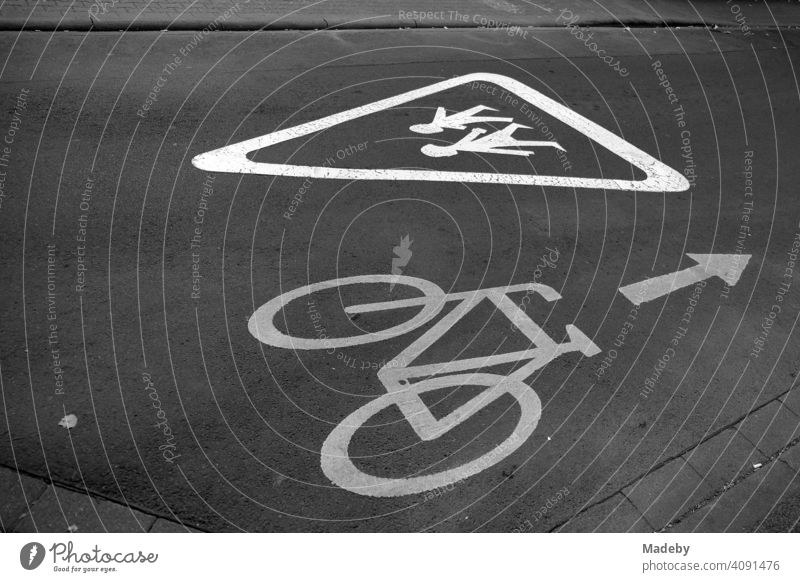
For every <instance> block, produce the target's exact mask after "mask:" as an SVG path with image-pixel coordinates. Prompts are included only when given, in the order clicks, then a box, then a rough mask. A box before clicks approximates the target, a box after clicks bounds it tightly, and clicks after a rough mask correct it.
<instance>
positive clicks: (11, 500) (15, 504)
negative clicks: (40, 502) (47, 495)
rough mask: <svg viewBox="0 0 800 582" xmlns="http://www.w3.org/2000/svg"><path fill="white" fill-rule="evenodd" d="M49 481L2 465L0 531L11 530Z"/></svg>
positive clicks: (0, 476)
mask: <svg viewBox="0 0 800 582" xmlns="http://www.w3.org/2000/svg"><path fill="white" fill-rule="evenodd" d="M45 489H47V483H45V482H44V481H42V480H41V479H34V478H32V477H29V476H27V475H23V474H22V473H18V472H17V471H15V470H13V469H9V468H7V467H0V491H2V492H3V494H2V496H0V531H11V528H12V527H13V525H14V523H16V521H17V520H18V519H19V518H20V517H21V516H22V514H23V513H25V512H26V511H28V510H29V509H30V507H31V506H32V505H33V504H34V503H36V500H37V499H39V497H40V496H41V495H42V493H44V491H45Z"/></svg>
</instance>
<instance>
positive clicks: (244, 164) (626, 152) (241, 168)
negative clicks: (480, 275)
mask: <svg viewBox="0 0 800 582" xmlns="http://www.w3.org/2000/svg"><path fill="white" fill-rule="evenodd" d="M474 81H483V82H488V83H493V84H495V85H497V86H499V87H502V88H503V89H506V90H507V91H508V92H510V93H514V94H516V95H517V96H519V97H521V98H522V99H524V100H525V101H527V102H528V103H530V104H531V105H534V106H536V107H538V108H539V109H540V110H542V111H544V112H545V113H547V114H549V115H550V116H552V117H554V118H556V119H558V120H560V121H561V122H563V123H565V124H567V125H569V126H570V127H572V128H573V129H575V130H577V131H579V132H580V133H582V134H583V135H585V136H586V137H588V138H590V139H592V140H594V141H595V142H597V143H598V144H600V145H602V146H603V147H605V148H606V149H608V150H609V151H611V152H612V153H614V154H616V155H617V156H619V157H620V158H622V159H624V160H625V161H627V162H628V163H629V164H631V165H633V166H635V167H637V168H639V169H640V170H641V171H642V172H644V173H645V175H646V176H647V178H646V179H644V180H618V179H607V178H581V177H576V176H543V175H536V174H500V173H488V172H461V171H460V172H454V171H437V170H408V169H367V168H333V167H327V166H302V165H290V164H270V163H263V162H254V161H252V160H249V159H248V158H247V154H249V153H250V152H254V151H256V150H260V149H262V148H266V147H269V146H271V145H275V144H279V143H283V142H286V141H289V140H291V139H295V138H299V137H303V136H306V135H309V134H312V133H315V132H318V131H322V130H325V129H328V128H330V127H333V126H334V125H338V124H340V123H344V122H346V121H351V120H353V119H358V118H360V117H365V116H367V115H370V114H372V113H377V112H379V111H383V110H385V109H390V108H392V107H397V106H399V105H403V104H405V103H408V102H409V101H414V100H416V99H420V98H423V97H427V96H429V95H433V94H435V93H439V92H441V91H446V90H448V89H452V88H454V87H458V86H460V85H465V84H468V83H472V82H474ZM192 164H193V165H194V166H195V167H196V168H198V169H201V170H206V171H209V172H231V173H237V174H263V175H267V176H291V177H296V178H329V179H336V180H404V181H426V182H462V183H481V184H516V185H529V186H563V187H567V188H601V189H607V190H633V191H639V192H683V191H684V190H687V189H688V188H689V182H688V181H687V180H686V178H685V177H684V176H683V175H682V174H680V173H679V172H677V171H675V170H673V169H672V168H670V167H668V166H666V165H665V164H663V163H662V162H660V161H659V160H657V159H655V158H653V157H652V156H650V155H649V154H648V153H646V152H644V151H642V150H640V149H639V148H637V147H636V146H634V145H633V144H630V143H628V142H627V141H625V140H624V139H622V138H621V137H619V136H617V135H615V134H613V133H611V132H610V131H608V130H607V129H604V128H602V127H600V126H599V125H597V124H596V123H594V122H593V121H590V120H589V119H587V118H585V117H583V116H582V115H580V114H578V113H576V112H575V111H573V110H571V109H569V108H568V107H565V106H564V105H561V104H560V103H558V102H556V101H554V100H553V99H551V98H549V97H547V96H546V95H543V94H542V93H540V92H539V91H536V90H535V89H531V88H530V87H528V86H527V85H524V84H522V83H520V82H519V81H516V80H514V79H512V78H510V77H506V76H503V75H496V74H493V73H472V74H469V75H463V76H461V77H454V78H452V79H447V80H446V81H441V82H439V83H434V84H433V85H429V86H427V87H422V88H421V89H415V90H413V91H408V92H407V93H401V94H400V95H396V96H394V97H389V98H387V99H381V100H380V101H375V102H374V103H369V104H368V105H362V106H361V107H356V108H354V109H349V110H347V111H342V112H341V113H335V114H333V115H329V116H327V117H323V118H322V119H318V120H316V121H309V122H307V123H303V124H301V125H297V126H295V127H292V128H288V129H282V130H279V131H276V132H273V133H269V134H266V135H262V136H260V137H256V138H253V139H248V140H245V141H242V142H239V143H236V144H232V145H228V146H225V147H222V148H219V149H216V150H212V151H210V152H206V153H204V154H200V155H198V156H195V158H194V159H193V160H192Z"/></svg>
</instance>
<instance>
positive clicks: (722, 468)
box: [683, 429, 768, 490]
mask: <svg viewBox="0 0 800 582" xmlns="http://www.w3.org/2000/svg"><path fill="white" fill-rule="evenodd" d="M683 457H684V458H685V459H686V461H687V462H688V463H689V464H690V465H691V466H692V467H693V468H694V469H695V470H696V471H697V472H698V473H699V474H700V476H701V477H702V478H703V479H704V480H705V481H706V482H707V483H708V484H709V485H710V486H711V487H712V488H713V489H715V490H721V489H723V488H724V487H725V486H726V485H728V484H729V483H731V482H733V481H735V480H736V478H737V477H739V475H741V474H742V473H748V472H750V471H752V470H753V465H755V464H757V463H763V462H764V461H765V460H766V459H767V457H768V455H765V454H764V453H762V452H761V451H759V450H758V449H757V448H756V446H755V445H754V444H753V443H751V442H750V441H749V440H747V439H746V438H745V437H744V436H743V435H741V434H740V433H739V432H737V431H736V430H734V429H729V430H726V431H723V432H721V433H719V434H718V435H716V436H714V437H713V438H711V439H709V440H707V441H705V442H703V443H701V444H700V445H699V446H698V447H696V448H694V449H692V450H691V451H689V452H688V453H686V454H685V455H683Z"/></svg>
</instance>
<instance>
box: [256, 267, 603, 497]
mask: <svg viewBox="0 0 800 582" xmlns="http://www.w3.org/2000/svg"><path fill="white" fill-rule="evenodd" d="M371 283H395V284H399V285H410V286H413V287H416V288H417V289H420V290H421V291H422V292H423V295H422V296H421V297H415V298H412V299H401V300H394V301H385V302H378V303H370V304H363V305H354V306H350V307H346V308H345V312H346V313H350V314H354V313H369V312H376V311H387V310H390V309H400V308H406V307H413V306H421V307H422V310H421V311H420V312H419V313H418V314H416V315H415V316H414V317H413V318H411V319H410V320H409V321H408V322H405V323H403V324H399V325H396V326H394V327H392V328H389V329H387V330H384V331H382V332H373V333H368V334H365V335H363V336H354V337H350V338H328V339H325V340H321V339H310V338H294V337H292V336H288V335H285V334H283V333H282V332H281V331H280V330H278V329H277V328H276V327H275V324H274V318H275V316H276V315H277V314H278V313H279V311H280V310H281V309H283V307H285V306H286V305H287V304H288V303H289V302H291V301H292V300H294V299H297V298H299V297H302V296H304V295H307V294H310V293H313V292H315V291H320V290H323V289H329V288H333V287H340V286H344V285H354V284H371ZM520 291H529V292H530V291H534V292H536V293H538V294H539V295H541V296H542V297H543V298H544V299H545V300H547V301H556V300H558V299H560V298H561V296H560V295H559V294H558V292H556V291H555V290H554V289H552V288H551V287H548V286H547V285H542V284H539V283H533V284H521V285H511V286H507V287H494V288H489V289H482V290H474V291H467V292H459V293H449V294H445V293H444V291H443V290H442V289H441V288H440V287H439V286H438V285H436V284H435V283H432V282H430V281H426V280H424V279H418V278H415V277H407V276H403V275H400V276H397V275H361V276H356V277H347V278H344V279H336V280H331V281H324V282H321V283H314V284H312V285H307V286H305V287H301V288H299V289H295V290H294V291H290V292H287V293H284V294H283V295H281V296H279V297H276V298H275V299H272V300H271V301H269V302H267V303H265V304H264V305H262V306H261V307H260V308H259V309H258V310H256V312H255V313H254V314H253V316H252V317H251V318H250V321H249V324H248V328H249V330H250V332H251V334H252V335H253V336H255V337H256V338H257V339H258V340H259V341H261V342H263V343H265V344H267V345H271V346H274V347H281V348H293V349H302V350H313V349H323V348H330V347H342V346H353V345H361V344H366V343H372V342H375V341H382V340H386V339H390V338H393V337H397V336H399V335H403V334H405V333H408V332H410V331H413V330H414V329H416V328H418V327H420V326H422V325H424V324H426V323H428V322H429V321H431V320H432V319H433V318H435V317H436V316H437V315H439V313H440V312H441V310H442V309H443V307H444V305H445V304H446V303H448V302H451V301H458V302H459V303H458V305H456V306H455V307H454V308H453V309H452V310H451V311H450V312H449V313H448V314H447V315H445V316H444V317H443V318H441V319H440V320H439V321H438V322H436V323H435V324H434V325H433V327H431V329H429V330H428V331H427V332H425V333H424V334H423V335H422V336H420V337H419V338H417V339H416V340H415V341H414V342H413V343H411V344H410V345H409V346H408V347H407V348H406V349H404V350H403V351H402V352H401V353H400V354H399V355H398V356H397V357H396V358H395V360H397V361H402V362H406V365H405V366H402V367H391V368H389V367H383V368H381V369H380V370H379V371H378V379H379V380H380V382H381V383H382V384H383V385H384V387H385V388H386V391H387V393H386V394H384V395H382V396H379V397H378V398H376V399H374V400H372V401H371V402H369V403H367V404H366V405H364V406H362V407H361V408H359V409H358V410H356V411H355V412H353V413H351V414H350V415H349V416H347V417H346V418H345V419H344V420H343V421H342V422H341V423H339V425H337V426H336V427H335V428H334V430H333V431H332V432H331V433H330V435H329V436H328V438H327V439H326V440H325V443H324V444H323V446H322V451H321V454H322V469H323V472H324V473H325V475H326V476H327V477H328V478H329V479H330V480H331V481H332V482H333V483H335V484H336V485H338V486H340V487H342V488H344V489H347V490H349V491H351V492H353V493H358V494H360V495H369V496H373V497H394V496H400V495H410V494H413V493H421V492H424V491H429V490H431V489H435V488H437V487H441V486H444V485H448V484H450V483H454V482H456V481H461V480H463V479H465V478H467V477H469V476H472V475H474V474H476V473H479V472H481V471H483V470H484V469H486V468H488V467H490V466H491V465H493V464H495V463H497V462H499V461H500V460H502V459H503V458H505V457H506V456H508V455H510V454H511V453H512V452H514V451H515V450H516V449H517V448H519V447H520V446H521V445H522V444H523V443H524V442H525V441H526V440H527V438H528V437H529V436H530V435H531V433H532V432H533V430H534V429H535V428H536V425H537V423H538V421H539V418H540V416H541V402H540V401H539V397H538V396H537V395H536V393H535V391H534V390H533V389H532V388H531V387H530V386H528V385H527V384H525V383H524V380H525V379H526V378H528V377H529V376H531V375H532V374H533V373H534V372H536V371H537V370H539V369H540V368H542V367H544V366H545V365H547V364H548V363H549V362H551V361H552V360H553V359H555V358H556V357H558V356H559V355H562V354H565V353H568V352H575V351H577V352H581V353H583V354H584V355H586V356H588V357H591V356H594V355H597V354H598V353H600V349H599V348H598V347H597V346H596V345H595V344H594V343H593V342H592V341H591V340H590V339H589V338H588V337H587V336H586V335H584V334H583V333H582V332H581V331H580V330H579V329H578V328H577V327H575V326H574V325H567V326H566V329H567V334H568V336H569V341H568V342H566V343H557V342H555V341H554V340H553V339H552V338H550V337H549V336H548V335H547V334H546V333H545V332H544V330H542V328H541V327H539V326H538V325H537V324H536V323H535V322H534V321H533V320H532V319H530V317H528V315H527V314H526V313H525V312H524V311H523V310H522V309H520V307H519V306H518V305H517V304H515V303H514V302H513V301H512V300H511V299H510V298H509V297H508V294H509V293H514V292H520ZM484 299H486V300H489V301H491V302H492V303H494V305H495V306H496V308H497V309H498V310H499V311H501V312H502V313H503V314H504V315H505V316H506V317H508V318H509V319H510V320H511V321H512V322H513V323H514V325H516V326H517V328H518V329H520V331H522V333H524V334H525V336H526V337H527V338H528V339H529V340H530V342H531V344H532V345H533V346H534V347H532V348H530V349H527V350H521V351H516V352H511V353H505V354H497V355H491V356H486V357H478V358H467V359H462V360H453V361H450V362H443V363H435V364H425V365H417V366H413V365H411V364H412V363H413V362H414V360H416V358H417V357H419V356H420V355H421V354H422V353H423V352H425V350H427V349H428V348H430V346H431V345H433V344H434V343H435V342H436V341H437V340H438V339H439V338H440V337H442V336H443V335H444V334H445V333H446V332H447V330H449V329H450V328H451V327H452V326H453V325H455V324H456V323H457V322H458V321H460V320H461V319H462V318H463V317H465V316H466V315H467V314H468V313H470V312H471V311H472V310H473V309H474V308H475V306H477V305H478V304H479V303H480V302H481V301H483V300H484ZM526 360H527V363H525V364H523V365H522V366H520V367H519V368H518V369H516V370H515V371H513V372H512V373H510V374H508V375H507V376H502V375H498V374H488V373H477V372H476V371H477V370H479V369H481V368H488V367H491V366H496V365H498V364H507V363H511V362H525V361H526ZM467 371H472V373H464V372H467ZM434 376H437V377H434ZM422 377H425V379H423V380H419V381H416V382H413V383H412V382H411V379H413V378H422ZM470 385H477V386H486V387H487V390H484V391H483V392H481V393H480V394H479V395H478V396H475V397H473V398H472V399H471V400H470V401H469V402H467V403H465V404H463V405H461V406H459V407H458V408H457V409H456V410H454V411H453V412H451V413H449V414H448V415H446V416H444V417H443V418H441V419H438V420H437V419H436V418H435V417H434V416H433V414H432V413H431V412H430V410H429V409H428V407H427V406H426V405H425V403H424V402H423V400H422V399H421V397H420V394H422V393H424V392H427V391H429V390H436V389H439V388H446V387H457V386H470ZM506 394H507V395H510V396H512V397H513V398H515V399H516V400H517V402H518V404H519V406H520V418H519V421H518V422H517V425H516V427H515V428H514V431H513V432H512V434H511V435H510V436H509V437H507V438H506V440H505V441H503V442H502V443H500V444H499V445H497V446H496V447H495V448H494V449H492V450H491V451H489V452H488V453H486V454H484V455H482V456H481V457H479V458H477V459H475V460H473V461H471V462H468V463H466V464H464V465H461V466H459V467H455V468H452V469H446V470H443V471H440V472H438V473H432V474H415V475H412V476H408V477H405V478H385V477H377V476H374V475H369V474H367V473H364V472H363V471H361V470H360V469H358V467H356V466H355V464H354V463H353V461H352V459H351V458H350V455H349V451H348V449H349V444H350V441H351V439H352V437H353V435H354V434H355V432H356V431H357V430H358V429H359V428H360V427H361V426H362V425H363V424H364V423H365V422H367V421H368V420H369V419H370V418H371V417H372V416H374V415H375V414H377V413H378V412H380V411H381V410H383V409H384V408H387V407H388V406H391V405H396V406H397V407H398V408H399V409H400V411H401V413H402V414H403V416H404V418H405V419H406V420H407V421H408V422H409V424H410V425H411V427H412V428H413V430H414V432H415V433H416V434H417V436H418V437H419V438H420V439H421V440H422V441H432V440H435V439H436V438H438V437H440V436H442V435H443V434H444V433H446V432H448V431H449V430H451V429H452V428H454V427H456V426H457V425H459V424H461V423H462V422H464V421H466V420H468V419H469V418H470V417H472V416H473V415H474V414H476V413H477V412H479V411H480V410H481V409H482V408H484V407H485V406H487V405H489V404H491V403H492V402H494V401H495V400H496V399H498V398H500V397H501V396H503V395H506ZM486 459H491V462H489V463H487V461H486ZM428 469H431V467H424V468H422V471H425V470H428Z"/></svg>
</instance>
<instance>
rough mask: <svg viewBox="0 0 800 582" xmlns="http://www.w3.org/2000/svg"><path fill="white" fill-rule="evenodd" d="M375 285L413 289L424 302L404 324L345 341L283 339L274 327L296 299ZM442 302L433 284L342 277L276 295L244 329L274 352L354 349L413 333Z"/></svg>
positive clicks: (391, 278)
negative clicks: (314, 294)
mask: <svg viewBox="0 0 800 582" xmlns="http://www.w3.org/2000/svg"><path fill="white" fill-rule="evenodd" d="M375 283H384V284H386V283H389V284H395V285H408V286H411V287H416V288H417V289H419V290H420V291H422V293H423V295H424V296H425V298H426V301H425V303H424V304H423V306H422V310H421V311H420V312H419V313H417V314H416V315H415V316H414V317H412V318H411V319H409V320H408V321H405V322H403V323H400V324H398V325H395V326H393V327H390V328H388V329H385V330H381V331H376V332H371V333H365V334H364V335H354V336H349V337H337V338H332V337H326V338H301V337H294V336H290V335H286V334H285V333H283V332H282V331H281V330H279V329H278V328H277V327H275V316H276V315H277V314H278V313H279V312H280V311H281V310H282V309H283V308H285V307H286V306H287V305H288V304H289V303H290V302H291V301H294V300H295V299H300V298H301V297H305V296H306V295H310V294H312V293H314V292H316V291H322V290H325V289H331V288H334V287H343V286H345V285H364V284H375ZM444 302H445V293H444V291H443V290H442V288H441V287H439V286H438V285H437V284H436V283H431V282H430V281H426V280H425V279H419V278H417V277H407V276H405V275H357V276H355V277H345V278H343V279H331V280H329V281H322V282H320V283H313V284H311V285H306V286H305V287H300V288H299V289H295V290H294V291H289V292H287V293H284V294H283V295H280V296H278V297H276V298H274V299H272V300H271V301H268V302H267V303H265V304H264V305H262V306H261V307H259V308H258V309H257V310H256V312H255V313H253V315H252V316H251V317H250V321H249V322H248V324H247V328H248V329H249V330H250V333H251V334H252V335H253V336H254V337H255V338H256V339H258V340H259V341H261V342H263V343H265V344H267V345H270V346H274V347H276V348H288V349H293V350H322V349H332V348H341V347H347V346H357V345H361V344H369V343H373V342H377V341H382V340H387V339H391V338H393V337H397V336H399V335H403V334H404V333H408V332H410V331H413V330H415V329H416V328H417V327H419V326H420V325H423V324H425V323H426V322H428V321H430V320H431V319H433V318H434V317H436V315H437V314H438V313H439V312H440V311H441V310H442V307H444Z"/></svg>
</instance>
